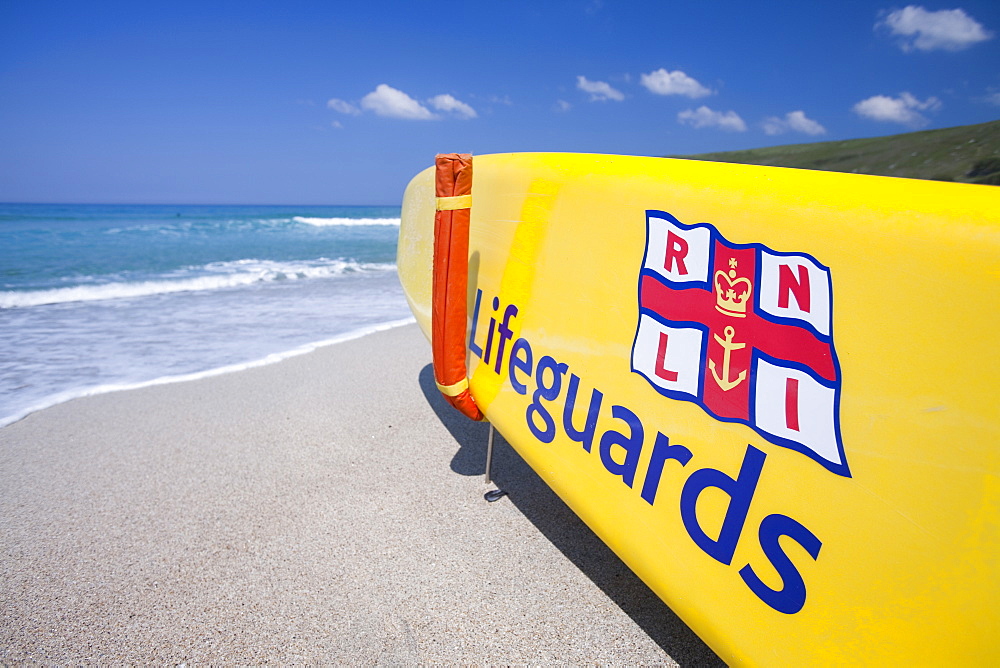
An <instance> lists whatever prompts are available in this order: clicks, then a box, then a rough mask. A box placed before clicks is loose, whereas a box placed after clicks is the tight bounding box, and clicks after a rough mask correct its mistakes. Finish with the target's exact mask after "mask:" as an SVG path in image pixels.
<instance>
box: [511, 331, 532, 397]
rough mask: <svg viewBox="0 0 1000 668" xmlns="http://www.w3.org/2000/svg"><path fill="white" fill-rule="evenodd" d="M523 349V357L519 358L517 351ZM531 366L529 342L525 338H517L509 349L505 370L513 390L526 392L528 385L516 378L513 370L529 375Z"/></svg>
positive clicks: (519, 392)
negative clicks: (507, 364)
mask: <svg viewBox="0 0 1000 668" xmlns="http://www.w3.org/2000/svg"><path fill="white" fill-rule="evenodd" d="M522 350H523V351H524V354H525V357H524V359H521V358H520V357H519V356H518V353H519V352H521V351H522ZM532 366H533V361H532V354H531V344H529V343H528V340H527V339H518V340H517V341H516V342H515V343H514V347H513V348H512V349H511V351H510V366H509V368H508V370H507V375H508V376H509V377H510V386H511V387H513V388H514V391H515V392H517V393H518V394H527V393H528V386H527V385H525V384H524V383H522V382H521V381H520V379H518V377H517V374H516V373H514V372H515V371H521V372H523V373H526V374H528V375H529V376H530V375H531V369H532Z"/></svg>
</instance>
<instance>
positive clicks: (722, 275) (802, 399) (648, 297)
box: [632, 211, 850, 476]
mask: <svg viewBox="0 0 1000 668" xmlns="http://www.w3.org/2000/svg"><path fill="white" fill-rule="evenodd" d="M832 330H833V283H832V280H831V278H830V270H829V268H827V267H825V266H823V265H822V264H820V263H819V262H817V261H816V259H815V258H813V257H811V256H809V255H806V254H804V253H782V252H777V251H774V250H771V249H770V248H767V247H765V246H762V245H760V244H734V243H730V242H729V241H727V240H726V239H725V238H724V237H723V236H722V235H721V234H719V231H718V230H716V229H715V228H714V227H713V226H711V225H708V224H704V223H703V224H697V225H685V224H683V223H681V222H680V221H679V220H677V219H676V218H674V217H673V216H671V215H670V214H669V213H665V212H663V211H647V212H646V253H645V257H644V259H643V263H642V269H641V270H640V272H639V323H638V328H637V330H636V337H635V343H634V344H633V346H632V370H633V371H634V372H636V373H638V374H641V375H642V376H643V377H645V378H646V380H648V381H649V382H650V384H652V386H653V387H654V388H655V389H656V390H657V391H658V392H659V393H660V394H663V395H664V396H667V397H669V398H671V399H678V400H681V401H691V402H694V403H696V404H698V405H699V406H701V408H702V409H704V410H705V411H706V412H707V413H709V414H710V415H712V416H713V417H715V418H716V419H718V420H723V421H726V422H739V423H741V424H745V425H747V426H749V427H751V428H752V429H753V430H754V431H756V432H757V433H758V434H760V435H761V436H763V437H764V438H766V439H767V440H768V441H770V442H772V443H775V444H776V445H780V446H784V447H787V448H791V449H793V450H797V451H798V452H801V453H803V454H805V455H807V456H809V457H811V458H813V459H815V460H816V461H817V462H819V463H820V464H822V465H823V466H825V467H826V468H827V469H829V470H830V471H833V472H834V473H837V474H839V475H843V476H850V470H849V469H848V466H847V460H846V459H845V457H844V446H843V442H842V441H841V436H840V380H841V379H840V365H839V363H838V362H837V354H836V351H835V350H834V347H833V331H832Z"/></svg>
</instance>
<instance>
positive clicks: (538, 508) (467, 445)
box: [420, 365, 725, 666]
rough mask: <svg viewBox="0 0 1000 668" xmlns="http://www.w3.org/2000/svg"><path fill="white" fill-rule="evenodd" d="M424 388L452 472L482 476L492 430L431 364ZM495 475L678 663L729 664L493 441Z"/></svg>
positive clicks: (552, 538) (422, 374)
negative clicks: (457, 403) (454, 400)
mask: <svg viewBox="0 0 1000 668" xmlns="http://www.w3.org/2000/svg"><path fill="white" fill-rule="evenodd" d="M420 388H421V390H422V391H423V393H424V396H425V397H426V398H427V403H428V404H430V406H431V408H433V410H434V412H435V413H436V414H437V416H438V418H439V419H440V420H441V422H442V424H444V425H445V427H446V428H447V429H448V431H449V432H451V434H452V436H453V437H454V438H455V441H456V442H457V443H458V445H459V449H458V452H456V453H455V457H454V458H453V459H452V460H451V469H452V470H453V471H454V472H455V473H458V474H460V475H465V476H481V475H484V474H485V472H486V440H487V436H488V433H489V426H488V425H487V424H486V423H484V422H473V421H472V420H469V419H468V418H466V417H465V416H464V415H462V414H461V413H459V412H458V411H457V410H455V409H454V408H452V407H451V406H450V405H449V404H448V403H447V402H446V401H445V400H444V399H443V398H442V397H441V395H440V393H439V392H438V390H437V387H436V386H435V384H434V372H433V370H432V368H431V365H427V366H426V367H424V368H423V369H422V370H421V372H420ZM498 435H499V432H498ZM491 473H492V477H493V481H494V482H495V483H496V485H497V487H499V488H500V489H503V490H504V491H506V492H507V494H508V496H509V498H510V501H511V502H512V503H513V504H514V506H515V507H516V508H517V509H518V510H519V511H520V512H521V513H522V514H524V516H525V517H526V518H528V520H529V521H530V522H531V523H532V524H534V525H535V527H536V528H537V529H538V530H539V531H541V532H542V534H543V535H544V536H545V537H546V538H548V539H549V540H550V541H551V542H552V544H553V545H555V546H556V547H557V548H559V550H560V551H561V552H562V553H563V554H564V555H566V557H567V558H569V559H570V561H572V562H573V563H574V564H575V565H576V567H577V568H579V569H580V570H581V571H582V572H583V573H584V575H586V576H587V577H589V578H590V579H591V580H592V581H593V582H594V584H596V585H597V586H598V587H600V588H601V590H602V591H603V592H604V593H605V594H607V595H608V597H609V598H611V600H612V601H614V602H615V604H616V605H618V607H620V608H621V609H622V610H623V611H624V612H625V613H626V614H627V615H628V616H629V617H631V618H632V620H633V621H635V623H636V624H638V625H639V627H640V628H642V630H643V631H645V632H646V634H647V635H649V637H650V638H651V639H652V640H653V641H654V642H656V643H657V644H658V645H659V646H660V647H661V648H663V651H665V652H666V653H667V654H669V655H670V656H671V657H673V659H674V660H675V661H677V662H678V663H679V664H680V665H682V666H724V665H725V663H723V662H722V661H721V660H720V659H719V657H718V656H716V654H715V653H714V652H713V651H712V650H711V649H710V648H709V647H708V646H707V645H706V644H705V643H704V642H702V640H701V639H700V638H699V637H698V636H697V635H696V634H695V633H694V632H693V631H692V630H691V629H690V628H688V626H687V625H686V624H685V623H684V622H682V621H681V620H680V618H679V617H677V615H675V614H674V612H673V611H672V610H671V609H670V608H669V607H667V605H666V604H664V603H663V601H661V600H660V599H659V597H657V595H656V594H654V593H653V592H652V590H650V589H649V587H647V586H646V585H645V583H643V582H642V580H640V579H639V578H638V576H636V575H635V574H634V573H632V571H631V570H629V568H628V566H626V565H625V564H624V563H623V562H622V560H621V559H619V558H618V556H617V555H616V554H615V553H614V552H612V551H611V549H610V548H609V547H608V546H607V545H605V544H604V543H603V542H602V541H601V539H600V538H598V537H597V536H596V535H595V534H594V532H593V531H591V530H590V528H589V527H588V526H587V525H586V524H584V523H583V521H582V520H581V519H580V518H579V517H577V516H576V514H574V513H573V511H572V510H570V509H569V507H568V506H567V505H566V504H565V503H563V501H562V499H560V498H559V497H558V496H557V495H556V494H555V492H553V491H552V490H551V489H550V488H549V487H548V485H546V484H545V483H544V482H543V481H542V479H541V478H539V477H538V475H537V474H536V473H535V472H534V471H533V470H532V469H531V467H530V466H528V465H527V463H525V461H524V460H523V459H521V457H520V455H518V454H517V452H515V451H514V449H513V448H511V447H510V446H509V445H508V444H507V443H506V442H505V441H504V440H503V438H496V439H495V443H494V450H493V466H492V469H491ZM486 490H487V487H486V486H485V485H484V486H483V491H484V492H485V491H486ZM483 503H486V501H485V500H484V501H483Z"/></svg>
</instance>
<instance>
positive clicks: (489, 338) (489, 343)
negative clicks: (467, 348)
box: [483, 297, 500, 364]
mask: <svg viewBox="0 0 1000 668" xmlns="http://www.w3.org/2000/svg"><path fill="white" fill-rule="evenodd" d="M499 309H500V298H499V297H494V298H493V312H494V313H495V312H496V311H498V310H499ZM496 328H497V319H496V318H490V331H489V332H487V334H486V354H485V355H484V356H483V364H489V363H490V353H491V352H492V350H493V333H494V332H495V331H496Z"/></svg>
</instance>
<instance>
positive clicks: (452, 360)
mask: <svg viewBox="0 0 1000 668" xmlns="http://www.w3.org/2000/svg"><path fill="white" fill-rule="evenodd" d="M435 164H436V166H437V176H436V178H435V195H436V196H437V197H456V196H461V195H471V194H472V156H471V155H468V154H464V153H463V154H457V153H449V154H447V155H439V156H437V158H436V160H435ZM469 212H470V209H469V208H468V207H466V208H461V209H453V210H446V211H437V212H436V213H435V215H434V279H433V280H434V282H433V297H432V300H431V347H432V349H433V351H434V380H436V381H437V384H438V386H439V387H440V386H446V387H447V386H450V385H455V384H456V383H459V382H461V381H463V380H465V378H466V368H465V336H466V327H467V324H466V323H467V319H468V301H467V300H468V297H467V293H468V284H469ZM445 399H447V400H448V403H450V404H451V405H452V406H454V407H455V408H457V409H458V410H460V411H461V412H462V413H463V414H464V415H466V416H468V417H470V418H472V419H473V420H483V419H485V416H484V415H483V413H482V411H480V410H479V407H478V406H476V401H475V400H474V399H473V398H472V395H471V394H470V393H469V390H468V389H465V390H462V391H461V392H459V393H458V394H456V395H455V396H448V395H447V394H445Z"/></svg>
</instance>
